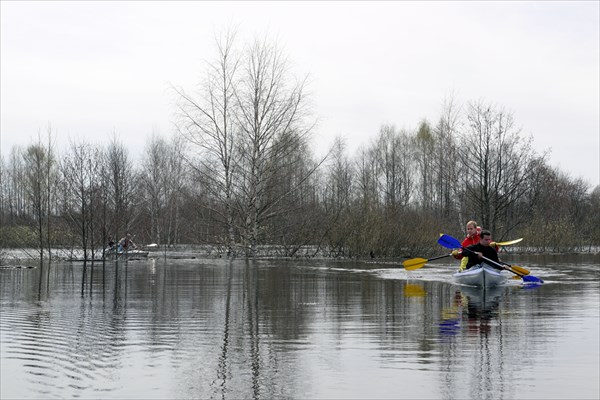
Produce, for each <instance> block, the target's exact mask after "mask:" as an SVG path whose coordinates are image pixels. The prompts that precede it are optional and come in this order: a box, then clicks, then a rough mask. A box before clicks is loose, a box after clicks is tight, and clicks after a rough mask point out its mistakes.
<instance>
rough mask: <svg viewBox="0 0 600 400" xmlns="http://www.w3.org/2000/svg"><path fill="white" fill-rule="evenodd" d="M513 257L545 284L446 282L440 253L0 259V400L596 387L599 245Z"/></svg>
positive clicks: (522, 393)
mask: <svg viewBox="0 0 600 400" xmlns="http://www.w3.org/2000/svg"><path fill="white" fill-rule="evenodd" d="M515 257H517V256H515ZM518 261H519V264H518V265H521V266H525V267H526V268H528V269H530V270H531V271H532V274H533V275H535V276H537V277H539V278H542V279H544V281H545V283H544V285H542V286H539V287H532V288H526V287H523V286H522V285H521V284H520V282H519V281H517V280H510V281H509V283H508V285H506V286H504V287H500V288H497V289H495V290H488V291H486V292H485V293H484V292H482V291H479V290H476V289H473V288H467V287H460V286H456V285H454V284H453V283H452V281H451V279H450V275H451V271H452V269H453V266H452V265H451V264H449V263H448V260H446V263H444V262H441V263H432V264H431V265H427V266H425V267H423V268H422V269H419V270H416V271H412V272H407V271H405V270H404V269H403V268H398V267H397V266H396V265H394V264H392V263H377V262H348V261H346V262H334V261H305V260H301V261H276V260H269V261H257V262H245V261H234V262H232V263H228V262H227V261H225V260H169V261H167V263H166V264H165V263H164V261H162V260H147V261H130V262H129V263H127V264H117V265H115V264H112V263H111V264H106V265H105V267H104V268H103V267H102V264H96V265H94V267H93V271H92V270H91V269H90V268H89V266H88V267H87V268H86V274H85V276H84V275H83V266H82V264H81V263H74V264H54V265H52V266H51V268H50V269H49V268H48V267H47V266H45V267H38V268H34V269H4V270H0V323H1V325H0V328H1V329H0V334H1V347H0V349H1V370H0V372H1V375H0V377H1V381H0V384H1V389H0V395H1V396H0V397H2V398H3V399H10V398H72V397H75V398H220V399H238V398H256V399H271V398H319V399H323V398H345V399H346V398H361V399H364V398H378V399H380V398H395V399H398V398H409V399H414V398H447V399H467V398H471V399H534V398H536V399H554V398H560V399H564V398H569V399H597V398H598V397H599V395H600V390H599V381H600V376H599V374H600V372H599V371H600V366H599V363H600V353H599V319H600V310H599V308H600V306H599V302H600V299H599V297H600V279H599V277H600V275H599V271H600V260H599V257H598V256H580V257H570V258H565V257H562V258H525V257H518ZM515 263H516V261H515Z"/></svg>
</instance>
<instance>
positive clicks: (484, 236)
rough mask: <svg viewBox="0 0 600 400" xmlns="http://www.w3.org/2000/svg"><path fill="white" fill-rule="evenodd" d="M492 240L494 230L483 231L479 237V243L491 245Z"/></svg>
mask: <svg viewBox="0 0 600 400" xmlns="http://www.w3.org/2000/svg"><path fill="white" fill-rule="evenodd" d="M491 241H492V232H490V231H488V230H483V231H481V236H480V238H479V243H481V244H482V245H483V246H489V245H490V243H491Z"/></svg>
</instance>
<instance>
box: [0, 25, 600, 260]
mask: <svg viewBox="0 0 600 400" xmlns="http://www.w3.org/2000/svg"><path fill="white" fill-rule="evenodd" d="M217 36H218V37H217V38H216V43H215V53H214V55H213V58H212V59H211V60H207V61H209V62H208V63H207V69H206V71H203V72H205V74H202V76H203V77H202V78H201V82H199V85H197V87H196V89H198V90H196V89H193V88H188V90H189V91H186V90H185V89H184V88H181V87H172V88H171V90H170V92H171V95H172V96H173V97H174V99H173V100H174V101H173V105H174V109H173V113H174V124H173V131H172V132H168V133H167V134H166V135H164V136H162V133H160V132H152V133H150V132H149V134H148V137H146V138H139V139H140V145H139V146H136V147H135V148H134V150H135V153H133V152H132V151H130V150H131V149H128V148H126V147H125V146H124V145H123V143H122V142H121V141H120V140H119V136H118V135H117V132H107V141H105V142H100V143H92V142H85V141H82V140H72V141H70V144H69V145H68V146H65V147H66V148H56V145H55V143H56V140H55V138H56V137H57V133H56V132H54V131H53V129H52V128H51V126H50V125H48V128H47V135H45V137H44V135H42V134H41V132H40V133H38V137H37V140H33V141H32V143H31V144H30V145H28V146H26V147H21V146H15V147H13V148H12V149H10V152H9V153H8V155H7V156H5V155H4V153H3V154H2V155H1V156H0V250H1V249H9V248H21V249H24V248H29V247H34V248H36V249H37V250H36V253H32V258H35V257H36V256H35V254H37V257H38V258H39V259H40V260H43V259H44V258H52V257H53V252H52V249H54V248H62V249H75V248H81V249H82V250H83V256H82V257H81V258H83V259H90V258H94V256H93V254H94V253H95V251H96V250H97V249H99V248H102V247H103V246H105V245H106V244H107V243H109V241H110V239H111V238H112V239H113V240H115V241H117V240H119V239H120V238H122V237H125V236H126V235H128V234H131V235H132V240H133V241H134V242H135V243H138V244H140V243H142V244H143V243H159V244H167V245H168V246H180V245H182V244H183V243H190V244H193V245H211V246H212V247H211V249H213V250H212V251H211V253H210V254H214V252H215V251H216V252H217V254H220V255H221V256H222V257H227V258H259V257H262V253H263V252H264V248H265V246H276V247H275V248H273V249H272V250H271V251H269V252H268V255H272V254H275V255H278V256H282V255H283V256H287V257H297V256H313V257H314V256H317V255H319V256H327V257H331V258H345V259H363V258H365V259H369V258H371V257H373V258H376V259H392V258H394V257H413V256H427V255H429V254H435V253H436V252H437V251H438V249H437V248H436V246H435V238H437V237H438V235H439V234H440V232H446V233H451V234H453V235H454V236H456V237H464V234H461V233H460V232H462V229H464V226H465V224H466V222H467V221H469V220H475V221H477V222H478V224H479V225H480V226H481V227H483V228H485V229H488V230H490V231H491V232H492V233H493V237H494V239H497V240H510V239H514V238H517V237H523V238H525V242H524V243H525V244H526V245H527V246H530V247H528V248H530V249H536V251H540V252H544V253H548V252H552V253H556V252H574V251H586V250H587V251H591V250H592V249H594V248H597V247H598V246H600V185H596V186H595V187H593V186H592V185H591V184H590V183H589V182H586V181H585V180H584V179H582V178H577V177H571V176H569V175H568V174H566V173H565V172H563V171H561V170H560V169H559V168H556V167H553V166H552V165H550V163H549V161H548V158H549V157H548V154H549V152H550V151H551V149H539V148H536V147H535V146H534V143H533V139H532V137H531V136H525V135H524V134H523V133H522V132H523V131H527V127H524V128H521V126H520V124H519V123H518V121H516V120H515V118H514V116H513V114H512V112H510V111H508V110H507V109H506V108H505V107H504V106H502V105H498V104H494V103H493V102H489V101H487V100H485V99H484V98H483V97H481V98H479V99H478V100H470V101H469V100H467V101H463V100H460V99H457V98H454V97H449V98H446V99H444V100H443V101H442V102H440V103H441V105H440V112H439V115H437V116H433V117H432V119H431V120H427V119H423V120H421V121H399V124H398V125H399V126H403V128H397V126H396V125H394V124H392V123H384V124H382V125H381V127H380V128H379V130H378V131H375V130H374V131H373V132H365V133H364V134H365V137H367V138H369V139H368V142H366V143H365V144H364V146H361V147H360V148H358V149H357V150H355V151H354V153H350V151H349V150H348V148H347V146H346V143H345V141H344V138H343V137H342V136H339V137H338V138H337V139H336V140H334V141H333V143H332V145H331V147H330V148H320V149H314V141H313V139H314V135H316V134H319V132H318V131H316V130H315V127H316V126H318V125H317V121H318V115H315V114H316V112H315V113H313V111H312V108H311V102H312V100H311V98H310V94H311V90H310V88H309V82H310V80H309V79H307V77H305V76H295V75H293V74H292V72H293V71H294V68H292V66H291V65H289V64H288V62H289V58H288V57H287V56H286V55H285V54H283V52H282V50H281V49H280V48H279V47H278V46H277V44H276V43H270V42H269V40H268V39H265V41H262V40H257V41H256V42H252V43H238V42H237V40H236V38H235V34H233V32H224V33H223V35H221V36H219V35H217ZM357 101H360V99H357ZM3 134H6V135H29V134H30V133H28V132H3ZM61 134H62V133H61ZM121 134H123V135H126V134H127V132H122V133H121ZM565 134H568V132H565ZM99 139H100V140H102V139H101V138H99ZM317 150H318V151H317ZM313 247H314V248H315V249H316V250H318V251H312V250H311V249H312V248H313ZM307 249H308V250H307ZM57 256H58V255H57Z"/></svg>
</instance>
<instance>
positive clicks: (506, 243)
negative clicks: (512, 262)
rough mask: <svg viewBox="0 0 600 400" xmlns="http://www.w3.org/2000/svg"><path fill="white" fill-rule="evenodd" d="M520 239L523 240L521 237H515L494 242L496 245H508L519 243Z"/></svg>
mask: <svg viewBox="0 0 600 400" xmlns="http://www.w3.org/2000/svg"><path fill="white" fill-rule="evenodd" d="M521 240H523V238H519V239H515V240H509V241H506V242H496V245H498V246H510V245H511V244H516V243H519V242H520V241H521Z"/></svg>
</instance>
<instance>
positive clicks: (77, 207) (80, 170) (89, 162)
mask: <svg viewBox="0 0 600 400" xmlns="http://www.w3.org/2000/svg"><path fill="white" fill-rule="evenodd" d="M100 165H101V157H100V154H99V151H98V150H96V149H94V148H92V147H91V146H90V145H89V144H86V143H71V148H70V153H68V154H66V155H65V156H64V157H63V162H62V166H61V170H62V175H63V182H64V189H65V193H68V194H69V196H68V197H67V198H65V201H67V202H68V203H66V204H65V208H64V212H65V216H66V217H67V218H68V220H69V222H70V223H71V224H73V225H74V227H76V231H77V232H79V239H80V245H81V247H82V249H83V254H84V259H85V260H88V259H90V258H93V257H94V250H95V247H96V244H97V243H95V240H94V233H95V228H96V226H95V225H96V224H95V222H96V221H95V218H94V214H95V211H94V209H95V207H94V206H95V205H96V204H97V203H98V201H97V200H96V198H95V197H96V196H99V195H100V193H99V191H98V190H99V187H100V185H101V182H100V180H101V176H100ZM98 236H100V235H98ZM88 251H91V257H90V254H89V253H88Z"/></svg>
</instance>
